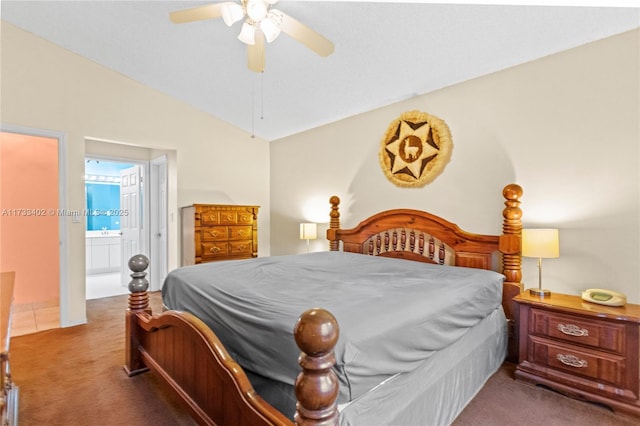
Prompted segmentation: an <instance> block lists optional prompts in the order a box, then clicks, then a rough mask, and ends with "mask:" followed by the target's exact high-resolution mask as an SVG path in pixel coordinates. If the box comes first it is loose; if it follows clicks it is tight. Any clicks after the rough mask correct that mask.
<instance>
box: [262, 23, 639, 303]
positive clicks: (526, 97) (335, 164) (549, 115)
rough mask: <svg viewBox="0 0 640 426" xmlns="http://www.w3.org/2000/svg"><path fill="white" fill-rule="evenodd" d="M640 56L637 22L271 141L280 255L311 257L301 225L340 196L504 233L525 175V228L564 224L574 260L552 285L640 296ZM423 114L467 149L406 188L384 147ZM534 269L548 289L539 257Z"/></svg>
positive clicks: (350, 214) (526, 264)
mask: <svg viewBox="0 0 640 426" xmlns="http://www.w3.org/2000/svg"><path fill="white" fill-rule="evenodd" d="M639 52H640V34H639V31H637V30H636V31H632V32H628V33H625V34H621V35H618V36H615V37H611V38H608V39H605V40H601V41H598V42H595V43H591V44H588V45H584V46H581V47H578V48H575V49H572V50H569V51H566V52H563V53H560V54H556V55H553V56H549V57H546V58H543V59H540V60H537V61H534V62H530V63H526V64H523V65H521V66H517V67H514V68H511V69H507V70H504V71H501V72H497V73H494V74H492V75H488V76H485V77H481V78H478V79H475V80H471V81H467V82H464V83H461V84H457V85H455V86H451V87H448V88H444V89H442V90H439V91H436V92H433V93H429V94H426V95H423V96H418V97H415V98H413V99H410V100H407V101H403V102H399V103H395V104H393V105H389V106H387V107H385V108H380V109H377V110H374V111H370V112H367V113H365V114H361V115H359V116H356V117H351V118H348V119H345V120H343V121H340V122H336V123H333V124H330V125H326V126H323V127H320V128H317V129H313V130H310V131H308V132H305V133H301V134H298V135H294V136H291V137H288V138H284V139H281V140H278V141H274V142H271V209H272V210H271V232H272V234H273V235H278V238H277V239H275V238H274V239H272V244H271V252H272V254H274V255H277V254H284V253H294V252H304V251H305V250H306V246H305V243H304V242H302V241H300V240H299V239H298V235H297V232H298V228H297V226H298V223H299V222H303V221H309V220H313V219H312V217H310V215H312V214H316V212H317V211H320V217H323V215H324V217H325V218H326V217H327V212H328V203H327V200H328V198H329V196H330V195H332V194H337V195H339V196H340V197H341V198H342V200H343V202H342V206H343V207H342V214H343V216H342V217H343V223H344V224H345V225H347V226H353V225H355V224H356V222H357V220H360V219H362V218H364V217H367V216H368V215H370V214H372V213H375V212H377V211H381V210H384V209H390V208H398V207H406V208H418V209H424V210H428V211H431V212H433V213H435V214H438V215H441V216H443V217H445V218H447V219H449V220H451V221H453V222H455V223H458V224H459V225H460V226H461V227H462V228H463V229H466V230H469V231H472V232H478V233H499V232H500V227H501V220H502V216H501V210H502V208H503V205H502V202H503V200H502V195H501V190H502V188H503V186H504V185H506V184H508V183H511V182H516V183H518V184H520V185H522V187H523V188H524V196H523V198H522V208H523V211H524V215H523V222H524V225H525V227H557V228H559V230H560V258H559V259H548V260H546V261H543V266H544V269H543V272H544V273H543V283H544V284H545V286H546V287H549V288H550V289H551V290H555V291H558V292H565V293H571V294H579V293H580V291H581V290H583V289H586V288H591V287H604V288H609V289H613V290H618V291H622V292H624V293H626V294H627V296H628V298H629V300H630V301H632V302H635V303H639V302H640V281H639V278H638V277H639V276H640V266H639V263H640V262H639V259H640V231H639V218H640V212H639V198H640V177H639V169H640V152H639V142H640V118H639V117H640V107H639V102H640V101H639V99H640V85H639V80H640V69H639V64H640V58H639ZM413 109H418V110H422V111H425V112H427V113H430V114H433V115H436V116H438V117H440V118H442V119H443V120H445V121H446V122H447V123H448V125H449V127H450V129H451V133H452V137H453V143H454V148H453V155H452V159H451V162H450V163H449V165H448V166H447V168H446V169H445V171H444V173H443V174H442V175H441V176H440V177H438V178H437V179H436V180H435V181H434V182H433V183H431V184H429V185H427V186H426V187H424V188H422V189H402V188H398V187H396V186H394V185H393V184H392V183H390V182H389V181H388V180H387V179H386V177H385V176H384V174H383V172H382V170H381V169H380V166H379V163H378V150H379V144H380V140H381V138H382V136H383V134H384V132H385V131H386V129H387V126H388V124H389V123H390V122H391V121H392V120H394V119H395V118H397V117H398V116H399V115H400V114H401V113H402V112H404V111H409V110H413ZM318 200H320V207H319V208H315V211H313V212H305V209H306V208H307V206H308V205H315V204H317V202H318ZM315 220H321V219H315ZM324 228H326V225H323V228H322V229H324ZM320 232H321V233H322V234H323V233H324V231H320ZM326 246H327V245H326V242H325V241H322V240H317V241H315V242H312V249H315V250H324V249H326ZM523 273H524V281H525V283H526V284H527V286H536V285H537V282H538V275H537V267H536V263H535V260H534V259H528V258H525V259H523Z"/></svg>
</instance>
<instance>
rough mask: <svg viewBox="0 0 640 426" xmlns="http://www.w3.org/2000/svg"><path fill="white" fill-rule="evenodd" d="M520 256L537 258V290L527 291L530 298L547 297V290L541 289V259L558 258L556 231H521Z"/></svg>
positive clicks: (549, 293) (548, 294)
mask: <svg viewBox="0 0 640 426" xmlns="http://www.w3.org/2000/svg"><path fill="white" fill-rule="evenodd" d="M522 255H523V256H524V257H537V258H538V288H531V289H529V293H530V294H531V295H532V296H538V297H548V296H550V295H551V292H550V291H549V290H545V289H543V288H542V259H543V258H545V259H550V258H556V257H560V243H559V237H558V230H557V229H523V230H522Z"/></svg>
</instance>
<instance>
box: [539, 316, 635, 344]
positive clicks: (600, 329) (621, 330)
mask: <svg viewBox="0 0 640 426" xmlns="http://www.w3.org/2000/svg"><path fill="white" fill-rule="evenodd" d="M529 332H530V333H533V334H537V335H542V336H549V337H552V338H554V339H560V340H564V341H566V342H571V343H578V344H581V345H587V346H591V347H593V348H598V349H604V350H609V351H612V352H616V353H619V354H623V353H624V350H625V339H624V336H625V326H624V325H621V324H612V323H608V322H605V321H598V320H591V319H586V318H580V317H576V316H568V315H562V314H557V313H553V312H549V311H544V310H539V309H531V320H530V323H529Z"/></svg>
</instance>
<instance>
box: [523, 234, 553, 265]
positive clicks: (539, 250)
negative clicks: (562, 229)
mask: <svg viewBox="0 0 640 426" xmlns="http://www.w3.org/2000/svg"><path fill="white" fill-rule="evenodd" d="M522 255H523V256H525V257H537V258H544V259H548V258H554V257H560V243H559V238H558V230H557V229H523V230H522Z"/></svg>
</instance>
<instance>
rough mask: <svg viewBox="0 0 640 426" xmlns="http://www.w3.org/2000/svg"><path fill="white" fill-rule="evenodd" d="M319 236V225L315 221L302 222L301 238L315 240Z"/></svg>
mask: <svg viewBox="0 0 640 426" xmlns="http://www.w3.org/2000/svg"><path fill="white" fill-rule="evenodd" d="M316 238H318V225H317V224H315V223H301V224H300V239H301V240H315V239H316Z"/></svg>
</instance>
